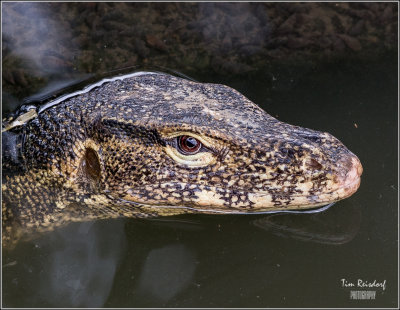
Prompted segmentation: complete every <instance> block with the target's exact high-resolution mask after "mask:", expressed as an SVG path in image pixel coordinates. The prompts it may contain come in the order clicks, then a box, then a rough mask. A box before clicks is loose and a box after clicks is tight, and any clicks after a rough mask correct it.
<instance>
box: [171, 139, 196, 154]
mask: <svg viewBox="0 0 400 310" xmlns="http://www.w3.org/2000/svg"><path fill="white" fill-rule="evenodd" d="M177 140H178V150H179V152H181V153H182V154H185V155H194V154H196V153H197V152H198V151H199V150H200V148H201V142H200V141H199V140H197V139H196V138H194V137H191V136H186V135H185V136H179V137H177Z"/></svg>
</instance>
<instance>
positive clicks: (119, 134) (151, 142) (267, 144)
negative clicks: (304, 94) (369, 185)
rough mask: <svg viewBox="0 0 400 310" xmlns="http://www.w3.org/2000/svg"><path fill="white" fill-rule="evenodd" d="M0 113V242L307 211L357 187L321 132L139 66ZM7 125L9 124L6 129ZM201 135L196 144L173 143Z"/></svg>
mask: <svg viewBox="0 0 400 310" xmlns="http://www.w3.org/2000/svg"><path fill="white" fill-rule="evenodd" d="M10 124H12V120H11V119H9V120H5V121H4V123H3V128H5V129H4V130H3V134H2V136H3V145H4V146H3V185H2V194H3V241H4V242H6V243H11V240H15V239H17V237H19V236H20V235H21V233H22V232H29V233H30V235H31V234H32V232H40V231H46V230H50V229H52V228H53V227H56V226H60V225H64V224H65V223H68V222H71V221H87V220H90V219H99V218H115V217H121V216H124V217H149V216H162V215H173V214H181V213H195V212H204V213H219V212H222V213H242V212H245V213H252V212H263V211H273V210H292V209H308V208H313V207H316V206H320V205H324V204H328V203H331V202H334V201H337V200H340V199H343V198H346V197H348V196H350V195H351V194H353V193H354V192H355V191H356V190H357V188H358V186H359V184H360V175H361V173H362V167H361V164H360V162H359V160H358V158H357V157H356V156H355V155H354V154H352V153H351V152H350V151H349V150H348V149H347V148H346V147H345V146H344V145H343V144H342V143H341V142H340V141H339V140H337V139H336V138H334V137H333V136H331V135H330V134H328V133H322V132H318V131H314V130H310V129H305V128H301V127H296V126H292V125H289V124H286V123H283V122H280V121H278V120H277V119H275V118H273V117H271V116H270V115H268V114H267V113H265V112H264V111H263V110H262V109H261V108H259V107H258V106H256V105H255V104H254V103H252V102H251V101H249V100H248V99H247V98H245V97H244V96H243V95H241V94H240V93H238V92H237V91H235V90H234V89H232V88H229V87H227V86H223V85H217V84H201V83H196V82H192V81H188V80H184V79H180V78H177V77H173V76H170V75H166V74H159V73H157V74H155V73H143V74H139V75H137V76H131V77H125V78H123V79H121V80H116V81H112V82H108V83H104V84H103V85H102V86H100V87H97V88H94V89H93V90H91V91H89V92H87V93H84V94H80V95H77V96H75V97H72V98H69V99H66V100H64V101H62V102H60V103H59V104H57V105H54V106H52V107H49V108H47V109H45V110H44V111H43V112H41V113H38V115H37V116H35V117H31V119H29V120H25V121H23V122H22V123H21V124H17V125H15V123H14V126H10ZM7 126H8V127H7ZM182 136H190V137H194V138H195V139H197V141H198V142H200V143H201V148H200V149H199V151H198V152H197V153H196V154H188V153H184V152H182V149H181V148H180V144H179V141H181V140H180V139H181V137H182Z"/></svg>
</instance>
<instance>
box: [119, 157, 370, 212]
mask: <svg viewBox="0 0 400 310" xmlns="http://www.w3.org/2000/svg"><path fill="white" fill-rule="evenodd" d="M347 163H348V164H347V166H346V167H347V169H346V170H347V171H346V172H344V173H342V174H341V175H337V177H335V181H336V182H335V184H334V186H333V188H331V189H330V190H329V191H325V192H324V191H322V192H319V193H318V194H314V195H312V194H307V193H304V194H297V193H292V194H291V195H289V194H286V193H284V192H279V191H276V189H275V190H274V191H271V192H268V191H255V192H247V191H245V190H240V189H228V188H222V187H215V186H213V187H211V186H202V187H200V186H198V185H196V184H186V183H179V182H169V183H162V184H159V185H158V186H161V187H162V188H163V189H164V190H163V191H164V193H166V192H168V189H175V191H173V190H172V191H171V192H170V195H169V196H168V197H166V198H165V199H163V200H161V201H160V200H158V199H155V198H153V199H151V198H149V197H147V199H145V200H146V201H144V200H143V197H144V196H146V193H147V192H148V191H149V189H146V190H144V192H141V193H140V192H137V190H138V188H136V189H129V190H128V191H127V192H126V195H125V197H124V198H123V200H124V201H129V202H131V203H133V204H137V205H141V206H143V207H146V208H150V209H152V210H154V211H155V212H158V213H159V212H161V213H164V211H161V210H163V209H164V210H167V209H169V210H186V212H193V211H196V212H202V213H226V214H228V213H229V214H245V213H248V214H252V213H268V212H277V211H291V210H294V211H297V212H304V211H307V210H309V209H315V208H318V207H321V206H324V205H328V204H331V203H334V202H336V201H338V200H341V199H344V198H347V197H349V196H351V195H352V194H354V193H355V192H356V191H357V189H358V188H359V186H360V181H361V179H360V176H361V174H362V172H363V168H362V166H361V163H360V161H359V160H358V158H357V157H355V156H354V157H352V158H351V159H350V160H348V161H347ZM178 188H179V189H178ZM188 188H192V189H193V192H192V194H193V196H191V197H190V195H189V194H190V193H189V192H188V191H187V190H188ZM154 191H157V189H156V188H154ZM179 193H183V194H188V195H189V196H185V195H183V194H182V195H181V194H179ZM160 195H161V194H160ZM227 196H229V198H228V199H227V198H226V197H227ZM278 196H279V200H280V201H279V200H276V199H275V197H278ZM186 197H187V198H188V199H185V198H186Z"/></svg>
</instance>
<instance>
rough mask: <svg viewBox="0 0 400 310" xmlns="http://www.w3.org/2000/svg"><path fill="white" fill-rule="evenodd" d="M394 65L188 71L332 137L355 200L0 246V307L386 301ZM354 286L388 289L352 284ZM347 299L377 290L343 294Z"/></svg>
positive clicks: (119, 224)
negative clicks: (359, 168)
mask: <svg viewBox="0 0 400 310" xmlns="http://www.w3.org/2000/svg"><path fill="white" fill-rule="evenodd" d="M396 59H397V55H396V54H390V53H385V54H382V55H378V56H376V57H375V58H373V59H370V60H368V61H366V60H357V59H355V58H354V57H353V58H349V59H348V61H344V60H341V61H336V62H335V61H331V62H328V63H322V62H321V63H318V65H316V64H315V63H314V64H312V65H298V66H292V65H284V64H279V65H276V66H272V67H270V69H269V70H268V71H264V70H259V71H252V72H251V73H249V74H247V75H245V76H244V75H238V76H235V75H216V74H212V75H205V74H198V75H197V76H196V75H195V76H193V74H192V77H193V78H195V79H198V80H200V81H204V82H218V83H222V84H227V85H229V86H232V87H234V88H236V89H237V90H239V91H240V92H242V93H243V94H244V95H246V96H247V97H248V98H250V99H251V100H252V101H254V102H255V103H257V104H259V105H260V106H262V107H263V108H264V109H265V110H266V111H267V112H268V113H270V114H271V115H273V116H275V117H277V118H278V119H280V120H282V121H285V122H288V123H291V124H295V125H299V126H302V127H308V128H312V129H316V130H320V131H327V132H329V133H331V134H333V135H334V136H336V137H337V138H339V139H340V140H341V141H342V142H343V143H344V144H345V145H346V146H347V147H348V148H349V149H350V150H351V151H352V152H354V153H355V154H356V155H357V156H358V157H359V158H360V160H361V162H362V164H363V168H364V173H363V176H362V182H361V187H360V189H359V190H358V192H357V193H356V194H355V195H354V196H352V197H350V198H349V199H346V200H344V201H340V202H338V203H336V205H334V206H333V207H332V208H330V209H329V210H327V211H326V212H323V213H319V214H298V215H252V216H250V215H248V216H225V215H215V216H211V215H186V216H177V217H173V218H162V219H153V220H135V219H126V220H108V221H97V222H92V223H80V224H76V223H74V224H71V225H69V226H68V227H65V228H63V229H59V230H57V231H55V232H53V233H50V234H46V235H44V236H43V237H42V238H40V239H37V240H35V241H32V242H24V243H20V244H18V246H17V247H16V248H15V249H14V250H13V251H3V260H2V263H3V269H2V271H3V273H2V280H3V283H2V290H3V306H6V307H395V306H396V302H397V297H398V286H397V283H398V278H397V274H398V269H397V262H398V257H397V247H398V240H397V236H398V226H397V219H398V207H397V203H398V201H397V195H398V183H397V171H398V166H397V150H398V142H397V141H398V135H397V121H398V120H397V112H398V110H397V86H398V81H397V60H396ZM178 69H179V68H178ZM183 73H186V72H183ZM359 279H360V280H362V281H363V282H369V283H372V282H374V281H376V282H375V283H382V282H384V283H385V287H384V289H383V288H381V287H375V288H365V287H364V288H359V287H357V284H358V281H359ZM343 283H345V284H346V285H343ZM351 283H354V285H355V286H354V287H350V284H351ZM351 291H374V292H375V293H376V295H375V299H369V300H354V299H352V298H351Z"/></svg>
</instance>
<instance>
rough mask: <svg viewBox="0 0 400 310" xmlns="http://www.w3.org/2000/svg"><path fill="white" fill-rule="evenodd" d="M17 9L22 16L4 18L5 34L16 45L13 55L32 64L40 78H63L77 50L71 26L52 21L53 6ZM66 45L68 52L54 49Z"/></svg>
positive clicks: (29, 5) (14, 15)
mask: <svg viewBox="0 0 400 310" xmlns="http://www.w3.org/2000/svg"><path fill="white" fill-rule="evenodd" d="M14 9H15V10H17V12H18V10H20V11H19V13H17V14H4V15H2V17H3V20H2V22H3V28H2V31H3V32H2V34H3V37H4V38H5V39H6V40H10V41H11V42H13V43H12V45H11V46H12V47H13V49H12V52H13V53H14V55H16V56H20V57H21V59H23V60H24V61H25V62H27V63H29V64H30V66H31V67H34V69H36V70H35V71H36V73H37V74H38V73H39V72H40V73H39V75H50V74H57V75H61V74H62V72H65V71H71V69H72V61H73V57H74V54H73V52H74V51H77V50H78V49H77V46H76V45H74V44H73V41H72V40H71V37H72V33H71V31H70V27H69V25H68V24H66V23H62V22H61V21H60V20H59V19H56V18H53V16H54V13H53V12H52V10H51V7H50V6H48V5H47V6H46V5H43V4H42V3H35V2H25V3H24V4H23V5H21V6H16V7H15V8H14ZM44 42H45V44H43V43H44ZM65 42H68V44H69V49H64V50H62V51H60V52H56V51H54V50H53V49H55V48H56V47H59V46H63V45H64V44H65ZM32 69H33V68H32Z"/></svg>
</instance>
